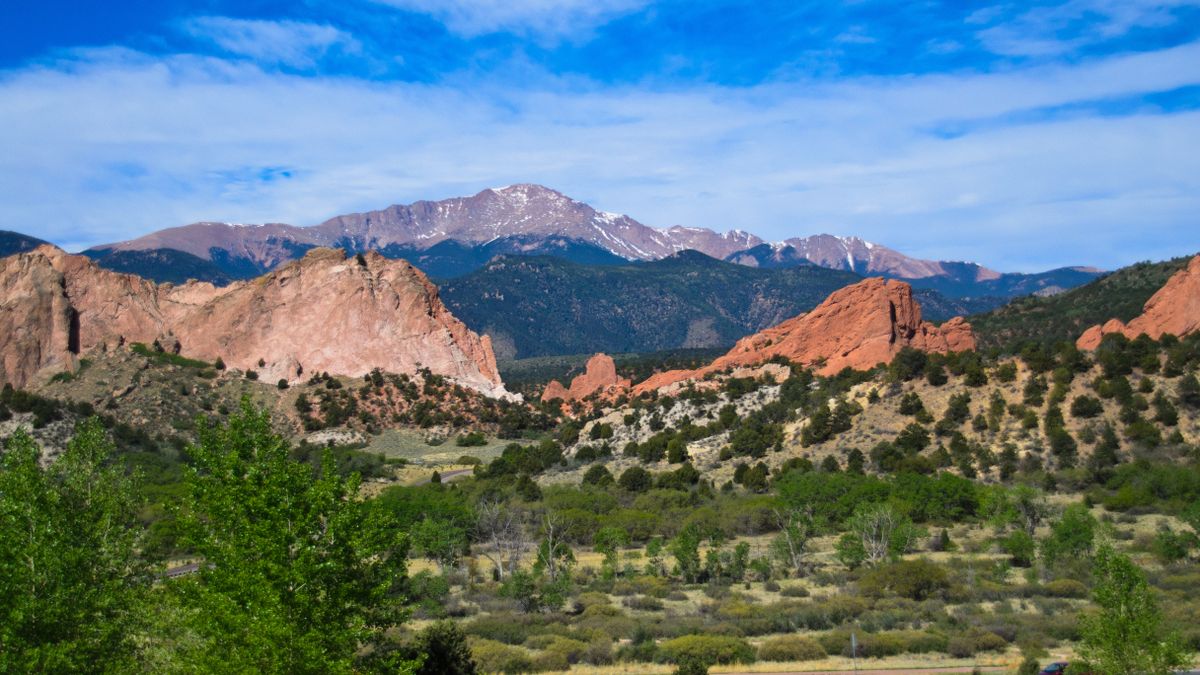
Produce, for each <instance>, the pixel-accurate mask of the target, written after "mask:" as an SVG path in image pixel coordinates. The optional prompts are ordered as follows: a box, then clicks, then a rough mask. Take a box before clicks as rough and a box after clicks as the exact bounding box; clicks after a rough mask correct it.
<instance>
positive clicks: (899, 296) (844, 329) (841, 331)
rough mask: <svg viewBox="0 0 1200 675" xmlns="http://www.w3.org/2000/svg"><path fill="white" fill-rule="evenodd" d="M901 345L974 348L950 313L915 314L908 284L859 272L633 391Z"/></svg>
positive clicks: (885, 357) (822, 364)
mask: <svg viewBox="0 0 1200 675" xmlns="http://www.w3.org/2000/svg"><path fill="white" fill-rule="evenodd" d="M904 347H912V348H914V349H920V350H922V351H927V352H939V353H945V352H950V351H966V350H970V349H974V348H975V335H974V333H972V332H971V326H970V324H968V323H967V322H966V321H964V320H963V319H962V318H961V317H956V318H954V319H951V320H950V321H948V322H946V323H945V324H943V325H942V326H940V327H938V326H934V325H933V324H931V323H929V322H927V321H922V320H921V307H920V305H919V304H917V302H916V301H915V300H914V299H913V296H912V287H911V286H909V285H908V284H906V283H904V282H901V281H895V280H884V279H865V280H863V281H860V282H859V283H857V284H854V285H852V286H847V287H846V288H843V289H840V290H838V291H836V292H834V293H833V294H831V295H830V296H829V297H828V298H826V299H825V301H824V302H822V303H821V304H820V305H818V306H817V307H816V308H815V309H813V310H812V311H811V312H808V313H807V314H801V315H799V316H797V317H794V318H791V319H788V320H787V321H784V322H783V323H781V324H779V325H777V326H774V327H772V328H768V329H767V330H765V331H762V332H760V333H756V334H754V335H751V336H748V337H745V338H742V339H741V340H739V341H738V343H737V344H736V345H734V347H733V349H731V350H730V351H729V353H727V354H725V355H724V356H722V357H721V358H719V359H717V360H716V361H713V362H712V363H711V364H709V365H708V366H705V367H704V368H701V369H699V370H692V371H688V370H676V371H668V372H665V373H658V374H657V375H654V376H653V377H651V378H649V379H648V380H646V381H645V382H642V383H641V384H639V385H637V387H635V388H634V393H635V394H636V393H641V392H644V391H652V390H657V389H661V388H662V387H665V386H667V385H670V384H673V383H675V382H681V381H683V380H688V379H695V378H699V377H703V376H704V375H705V374H707V373H711V372H719V371H723V370H726V369H729V368H732V367H736V366H748V365H752V364H756V363H762V362H764V361H767V360H769V359H771V358H772V357H775V356H782V357H785V358H787V359H789V360H791V361H795V362H797V363H801V364H804V365H806V366H811V367H814V368H816V370H817V372H818V373H819V374H821V375H832V374H834V373H836V372H838V371H840V370H842V369H843V368H847V367H849V368H856V369H863V368H871V367H874V366H875V365H877V364H879V363H887V362H889V361H891V360H892V357H894V356H895V355H896V353H897V352H899V351H900V350H901V349H902V348H904Z"/></svg>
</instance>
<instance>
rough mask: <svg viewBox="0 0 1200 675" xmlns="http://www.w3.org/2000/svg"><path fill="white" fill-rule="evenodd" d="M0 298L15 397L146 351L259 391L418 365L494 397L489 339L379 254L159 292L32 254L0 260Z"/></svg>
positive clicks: (310, 260) (1, 345)
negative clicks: (114, 355)
mask: <svg viewBox="0 0 1200 675" xmlns="http://www.w3.org/2000/svg"><path fill="white" fill-rule="evenodd" d="M0 288H2V289H3V290H4V294H5V295H4V297H3V299H2V300H3V303H2V305H0V306H2V307H3V312H2V313H0V322H2V326H0V328H3V330H0V359H2V360H3V366H4V369H3V372H2V377H3V379H4V381H5V382H6V383H10V384H13V385H14V386H16V387H23V386H25V385H26V384H28V383H30V382H31V381H33V380H35V379H38V378H45V377H48V376H49V375H52V374H54V373H57V372H66V373H72V372H74V371H75V370H77V369H78V367H79V359H80V357H85V356H89V355H92V354H93V353H103V352H105V351H109V350H112V349H114V348H117V347H119V346H121V345H124V344H129V343H146V344H149V343H152V342H156V341H157V342H160V343H162V344H165V345H171V349H170V351H173V352H176V353H179V354H182V355H183V356H186V357H190V358H193V359H201V360H204V361H209V362H217V361H218V360H219V361H221V362H223V363H224V364H226V365H228V366H229V367H231V368H237V369H240V370H257V371H261V374H262V375H263V377H264V378H266V379H269V380H270V381H272V382H273V381H275V380H276V379H279V380H285V381H297V380H300V379H302V378H303V377H306V376H307V375H308V374H312V373H316V372H330V373H336V374H343V375H351V376H357V375H363V374H365V373H368V372H370V371H371V370H373V369H376V368H382V369H384V370H386V371H389V372H394V373H413V372H416V370H417V369H418V368H421V367H424V368H427V369H429V370H431V371H432V372H433V373H435V374H438V375H441V376H445V377H449V378H451V379H453V380H455V381H457V382H459V383H461V384H463V385H465V386H469V387H472V388H475V389H478V390H480V391H484V392H487V393H490V394H496V395H502V394H504V389H503V385H502V384H501V382H500V376H499V374H498V373H497V371H496V365H495V358H494V356H493V354H492V350H491V346H490V342H489V340H488V338H487V337H486V336H485V337H483V338H480V337H479V336H477V335H476V334H475V333H473V332H471V331H470V330H468V329H467V328H466V326H464V325H463V324H462V323H461V322H459V321H458V320H457V319H455V318H454V316H453V315H451V314H450V312H449V311H448V310H447V309H446V307H445V306H444V305H443V304H442V303H441V301H440V300H439V298H438V294H437V289H436V287H434V286H433V285H432V284H431V283H430V282H429V281H428V279H426V278H425V276H424V275H423V274H421V273H420V272H419V271H418V270H416V269H415V268H414V267H412V266H411V265H409V264H408V263H405V262H403V261H393V260H388V259H386V258H383V257H382V256H379V255H378V254H373V253H371V254H367V255H359V256H351V257H350V258H347V257H346V255H345V254H344V253H343V252H341V251H336V250H330V249H320V250H314V251H312V252H310V253H309V254H308V255H306V256H305V257H304V258H303V259H302V260H299V261H297V262H295V263H292V264H289V265H287V266H285V267H283V268H281V269H279V270H277V271H275V272H272V273H270V274H268V275H266V276H264V277H261V278H258V279H255V280H253V281H249V282H241V283H237V284H232V285H230V286H228V287H225V288H217V287H215V286H213V285H212V284H208V283H201V282H192V283H188V284H184V285H181V286H174V285H171V284H166V285H161V286H160V285H156V284H154V283H152V282H149V281H145V280H143V279H141V278H139V277H136V276H133V275H127V274H118V273H114V272H110V271H107V270H103V269H101V268H99V267H97V266H96V265H95V263H93V262H92V261H90V260H89V259H87V258H85V257H83V256H72V255H68V254H66V253H64V252H62V251H60V250H58V249H56V248H54V247H51V246H42V247H40V248H38V249H35V250H34V251H32V252H30V253H24V254H19V255H15V256H10V257H8V258H4V259H3V260H0Z"/></svg>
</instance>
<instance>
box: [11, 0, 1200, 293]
mask: <svg viewBox="0 0 1200 675" xmlns="http://www.w3.org/2000/svg"><path fill="white" fill-rule="evenodd" d="M0 27H2V28H0V30H2V31H3V32H2V33H0V38H2V39H0V147H2V148H3V149H4V152H3V153H0V228H5V229H15V230H19V231H23V232H27V233H30V234H35V235H39V236H42V237H44V238H47V239H50V240H52V241H54V242H56V243H58V244H60V245H63V246H65V247H68V248H70V249H78V248H82V247H85V246H89V245H94V244H99V243H105V242H110V241H115V240H120V239H126V238H130V237H133V236H137V235H139V234H143V233H146V232H148V231H152V230H155V229H159V228H162V227H169V226H173V225H179V224H183V223H187V222H193V221H197V220H223V221H231V222H264V221H273V222H290V223H295V224H301V225H307V224H314V223H317V222H320V221H321V220H324V219H325V218H327V217H329V216H332V215H335V214H338V213H344V212H349V211H356V210H365V209H373V208H381V207H383V206H386V205H388V204H392V203H398V202H399V203H403V202H410V201H414V200H417V199H439V198H444V197H448V196H456V195H464V194H472V193H474V192H476V191H478V190H480V189H483V188H485V187H489V186H494V185H504V184H509V183H514V182H538V183H543V184H546V185H549V186H551V187H555V188H557V189H559V190H562V191H563V192H565V193H567V194H569V195H571V196H573V197H575V198H577V199H581V200H583V201H587V202H589V203H591V204H593V205H595V206H597V207H598V208H603V209H605V210H610V211H618V212H622V213H628V214H629V215H631V216H633V217H635V218H637V219H639V220H641V221H642V222H645V223H647V224H649V225H654V226H659V227H666V226H670V225H673V224H684V225H693V226H706V227H712V228H714V229H720V230H724V229H731V228H741V229H746V230H750V231H753V232H756V233H759V234H760V235H762V236H764V237H767V238H770V239H782V238H785V237H789V236H800V235H806V234H813V233H817V232H831V233H834V234H843V235H858V236H862V237H865V238H868V239H871V240H874V241H878V242H880V243H883V244H887V245H889V246H892V247H894V248H897V249H899V250H901V251H904V252H906V253H909V254H911V255H918V256H922V257H930V258H940V259H970V260H976V261H979V262H981V263H984V264H986V265H989V266H992V267H996V268H1000V269H1004V270H1021V271H1030V270H1037V269H1044V268H1048V267H1053V266H1059V265H1067V264H1091V265H1097V266H1102V267H1115V266H1118V265H1122V264H1126V263H1129V262H1132V261H1135V260H1141V259H1161V258H1165V257H1170V256H1175V255H1182V254H1185V253H1194V252H1196V251H1197V250H1200V222H1198V221H1200V218H1198V214H1200V152H1197V150H1198V149H1200V0H1165V1H1163V2H1147V1H1144V0H1124V1H1120V0H1065V1H1062V0H1060V1H1055V2H1025V3H994V2H919V1H917V2H904V3H901V2H874V1H871V0H856V1H847V2H840V3H839V2H812V3H805V2H796V1H793V2H775V1H774V0H760V1H757V2H703V1H699V0H693V1H678V2H676V1H673V0H663V1H660V2H652V1H650V0H510V1H508V2H505V1H502V0H477V1H475V2H467V1H464V0H343V1H342V2H318V1H316V0H309V1H307V2H269V1H255V0H243V1H241V2H227V1H224V0H207V1H193V2H182V1H179V0H154V1H150V0H145V1H126V2H121V1H119V0H112V1H109V2H100V1H98V0H76V1H75V2H53V1H43V2H36V3H35V2H26V1H24V0H9V1H8V2H6V3H3V4H2V5H0Z"/></svg>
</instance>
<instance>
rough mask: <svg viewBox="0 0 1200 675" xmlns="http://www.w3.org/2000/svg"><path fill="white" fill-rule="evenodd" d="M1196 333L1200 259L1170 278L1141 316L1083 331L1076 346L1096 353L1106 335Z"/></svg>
mask: <svg viewBox="0 0 1200 675" xmlns="http://www.w3.org/2000/svg"><path fill="white" fill-rule="evenodd" d="M1197 330H1200V255H1198V256H1196V257H1194V258H1192V259H1191V261H1190V262H1188V264H1187V267H1185V268H1183V269H1181V270H1179V271H1178V272H1176V273H1175V274H1173V275H1171V278H1170V279H1168V280H1167V283H1166V284H1164V285H1163V287H1162V288H1160V289H1159V290H1158V292H1157V293H1155V294H1154V295H1152V296H1151V297H1150V299H1149V300H1147V301H1146V304H1145V305H1144V306H1143V307H1142V313H1141V314H1139V315H1138V316H1136V317H1134V318H1133V319H1132V320H1131V321H1130V322H1129V323H1128V324H1126V323H1124V322H1122V321H1121V320H1120V319H1109V320H1108V321H1107V322H1105V323H1104V324H1103V325H1097V326H1092V327H1091V328H1089V329H1087V330H1086V331H1084V333H1083V335H1081V336H1080V337H1079V340H1078V341H1077V342H1076V344H1077V345H1078V346H1079V348H1080V349H1095V348H1096V347H1099V346H1100V342H1101V340H1102V339H1103V338H1104V336H1105V335H1109V334H1113V333H1116V334H1120V335H1124V336H1125V337H1127V338H1129V339H1133V338H1136V337H1137V336H1139V335H1142V334H1145V335H1148V336H1150V337H1151V338H1153V339H1155V340H1157V339H1159V338H1161V337H1162V336H1163V334H1166V333H1169V334H1171V335H1174V336H1176V337H1182V336H1184V335H1190V334H1191V333H1194V332H1196V331H1197Z"/></svg>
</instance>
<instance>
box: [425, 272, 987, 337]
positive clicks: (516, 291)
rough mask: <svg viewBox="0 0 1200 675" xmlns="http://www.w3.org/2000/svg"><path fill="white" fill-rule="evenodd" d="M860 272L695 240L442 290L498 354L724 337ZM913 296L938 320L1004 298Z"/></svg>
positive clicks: (751, 328)
mask: <svg viewBox="0 0 1200 675" xmlns="http://www.w3.org/2000/svg"><path fill="white" fill-rule="evenodd" d="M861 280H862V277H861V276H859V275H857V274H854V273H852V272H845V271H841V270H831V269H826V268H823V267H818V266H816V265H802V266H797V267H790V268H783V269H755V268H751V267H746V266H743V265H736V264H732V263H729V262H725V261H721V260H716V259H714V258H711V257H709V256H706V255H704V254H702V253H699V252H696V251H691V250H688V251H682V252H680V253H678V254H676V255H673V256H670V257H668V258H664V259H662V260H655V261H651V262H646V263H626V264H624V265H579V264H575V263H571V262H568V261H565V260H561V259H558V258H554V257H545V256H526V257H508V256H505V257H499V258H496V259H494V260H492V261H490V262H488V263H487V264H486V265H485V266H484V267H483V268H481V269H479V270H476V271H475V272H472V273H471V274H468V275H466V276H463V277H459V278H456V279H450V280H446V281H443V282H442V284H441V297H442V300H443V301H444V302H445V303H446V306H447V307H449V308H450V310H451V311H452V312H454V315H455V316H457V317H459V319H461V320H462V321H463V322H464V323H466V324H467V326H468V327H470V328H471V329H472V330H474V331H476V332H478V333H481V334H487V335H489V336H491V338H492V345H493V348H494V349H495V351H496V357H497V359H500V360H510V359H514V358H529V357H536V356H553V355H563V354H583V353H595V352H605V353H631V352H637V353H644V352H651V351H661V350H668V349H681V348H682V349H695V348H706V347H728V346H729V345H732V344H733V343H734V342H736V341H737V340H738V339H740V338H742V337H744V336H746V335H749V334H751V333H754V332H756V331H760V330H763V329H764V328H768V327H770V326H773V325H776V324H778V323H779V322H781V321H783V320H785V319H788V318H791V317H794V316H796V315H797V314H800V313H801V312H805V311H808V310H810V309H812V308H813V307H816V306H817V304H818V303H820V302H821V301H822V300H824V299H825V298H826V297H827V296H829V295H830V294H831V293H833V292H834V291H837V290H838V289H840V288H843V287H845V286H848V285H850V284H853V283H856V282H858V281H861ZM915 296H916V297H917V299H918V301H919V302H920V303H921V306H922V307H923V308H924V315H925V316H926V317H927V318H929V319H931V320H934V321H945V320H947V319H949V318H951V317H953V316H957V315H963V314H969V313H974V312H979V311H984V310H987V309H990V308H993V307H996V306H997V305H1000V304H1002V303H1003V302H1004V299H1001V298H985V299H978V300H970V301H962V300H955V299H951V298H946V297H944V296H942V295H940V294H939V293H937V292H936V291H931V290H928V289H920V290H916V291H915Z"/></svg>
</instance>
